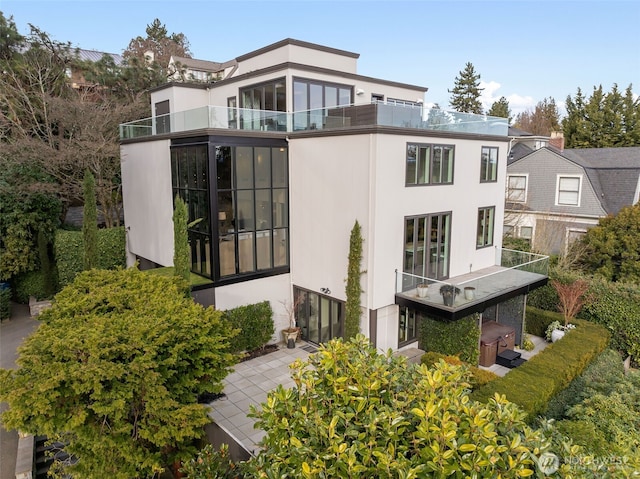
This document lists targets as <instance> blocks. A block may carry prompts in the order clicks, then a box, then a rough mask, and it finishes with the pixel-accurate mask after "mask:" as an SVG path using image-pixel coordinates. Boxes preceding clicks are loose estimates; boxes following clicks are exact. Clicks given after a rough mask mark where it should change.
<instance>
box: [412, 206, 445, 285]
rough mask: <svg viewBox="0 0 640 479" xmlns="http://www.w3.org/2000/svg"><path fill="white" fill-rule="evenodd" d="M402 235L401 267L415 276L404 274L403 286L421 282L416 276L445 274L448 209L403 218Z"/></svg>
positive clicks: (439, 277)
mask: <svg viewBox="0 0 640 479" xmlns="http://www.w3.org/2000/svg"><path fill="white" fill-rule="evenodd" d="M404 236H405V242H404V243H405V248H404V266H403V268H404V269H403V270H404V272H405V273H410V274H412V275H414V276H415V277H412V276H405V280H406V281H407V282H408V284H406V285H405V287H407V288H409V287H411V286H412V285H415V284H417V283H421V282H422V280H421V279H420V278H433V279H438V280H442V279H446V278H448V277H449V251H450V244H451V213H437V214H432V215H424V216H413V217H410V218H405V227H404Z"/></svg>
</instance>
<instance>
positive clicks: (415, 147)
mask: <svg viewBox="0 0 640 479" xmlns="http://www.w3.org/2000/svg"><path fill="white" fill-rule="evenodd" d="M454 157H455V148H454V147H453V145H429V144H420V143H408V144H407V159H406V179H405V185H406V186H413V185H446V184H453V167H454Z"/></svg>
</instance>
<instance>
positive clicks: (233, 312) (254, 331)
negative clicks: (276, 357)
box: [222, 301, 275, 353]
mask: <svg viewBox="0 0 640 479" xmlns="http://www.w3.org/2000/svg"><path fill="white" fill-rule="evenodd" d="M222 318H223V319H224V320H225V321H228V322H229V324H230V325H231V327H233V328H235V329H238V330H239V333H238V335H237V336H235V337H234V338H233V339H232V340H231V346H230V349H231V351H233V352H234V353H237V352H240V351H253V350H254V349H259V348H263V347H264V346H265V345H266V344H267V343H268V342H269V340H270V339H271V337H272V335H273V333H274V332H275V326H274V324H273V309H272V308H271V304H270V303H269V301H263V302H261V303H256V304H248V305H246V306H238V307H237V308H233V309H228V310H226V311H223V312H222Z"/></svg>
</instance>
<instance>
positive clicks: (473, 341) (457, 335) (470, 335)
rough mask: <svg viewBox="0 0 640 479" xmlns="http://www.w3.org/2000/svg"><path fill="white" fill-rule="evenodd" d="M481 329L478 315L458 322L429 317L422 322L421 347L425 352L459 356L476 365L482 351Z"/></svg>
mask: <svg viewBox="0 0 640 479" xmlns="http://www.w3.org/2000/svg"><path fill="white" fill-rule="evenodd" d="M479 341H480V328H479V327H478V317H477V315H475V314H474V315H471V316H467V317H466V318H462V319H459V320H457V321H439V320H436V319H432V318H430V317H428V316H425V317H423V318H422V321H421V322H420V346H421V348H422V349H424V350H425V351H436V352H438V353H442V354H446V355H451V356H458V357H459V358H460V359H461V360H462V361H464V362H466V363H469V364H473V365H476V364H478V357H479V355H480V351H479V349H478V344H479Z"/></svg>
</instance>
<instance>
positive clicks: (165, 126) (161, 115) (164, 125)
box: [155, 100, 171, 135]
mask: <svg viewBox="0 0 640 479" xmlns="http://www.w3.org/2000/svg"><path fill="white" fill-rule="evenodd" d="M170 113H171V112H170V110H169V100H165V101H159V102H158V103H156V104H155V122H156V135H160V134H162V133H171V115H170Z"/></svg>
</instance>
